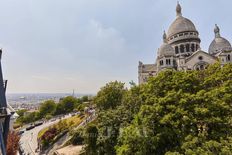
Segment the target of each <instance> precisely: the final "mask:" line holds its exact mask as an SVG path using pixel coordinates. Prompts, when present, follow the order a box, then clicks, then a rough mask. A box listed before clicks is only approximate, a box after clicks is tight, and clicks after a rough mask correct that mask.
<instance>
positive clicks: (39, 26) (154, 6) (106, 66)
mask: <svg viewBox="0 0 232 155" xmlns="http://www.w3.org/2000/svg"><path fill="white" fill-rule="evenodd" d="M12 2H13V3H12ZM210 2H211V1H209V0H206V1H204V2H202V1H200V0H196V1H193V0H192V1H183V0H182V1H180V3H181V5H182V7H183V11H182V12H183V14H184V16H185V17H187V18H190V19H192V21H193V22H194V23H195V26H196V28H197V30H198V31H199V33H200V38H201V47H202V49H203V50H205V51H208V49H207V48H208V46H209V44H210V42H211V41H212V40H213V38H214V32H213V29H214V24H216V23H217V24H218V25H219V26H220V28H221V34H222V36H223V37H225V38H227V39H228V40H229V41H231V40H232V29H231V28H230V23H231V21H230V18H229V16H228V15H229V14H231V13H232V10H230V8H229V7H230V5H231V4H232V2H229V1H220V2H219V1H216V2H214V3H212V2H211V3H210ZM176 3H177V2H176V1H171V0H165V1H161V0H158V1H153V2H152V1H146V2H144V1H136V2H135V1H132V0H128V1H123V0H112V1H106V0H96V1H91V0H79V1H75V0H70V1H68V2H67V1H66V2H64V1H55V0H51V1H45V0H42V1H30V2H29V1H27V0H23V1H20V2H18V1H16V0H12V1H9V2H4V1H0V4H1V5H2V9H1V10H0V19H1V24H0V34H2V37H0V45H1V48H3V53H4V54H3V57H4V59H3V74H4V77H5V79H8V80H9V86H8V90H7V91H8V93H30V92H33V93H64V92H72V90H73V89H75V91H76V93H96V92H97V91H98V90H99V88H100V87H102V86H104V84H105V83H107V82H109V81H114V80H119V81H122V82H125V83H126V84H127V85H128V83H129V82H130V81H131V80H133V81H135V82H136V83H137V77H138V76H137V74H138V73H137V67H136V66H137V65H138V61H139V60H142V61H143V62H147V63H150V62H155V57H156V52H157V49H158V48H159V46H160V43H162V33H163V31H160V30H167V29H168V26H169V24H170V23H171V22H172V21H173V20H174V19H175V7H176ZM205 6H207V9H205ZM220 8H223V9H220ZM202 12H203V14H202ZM154 54H155V56H154Z"/></svg>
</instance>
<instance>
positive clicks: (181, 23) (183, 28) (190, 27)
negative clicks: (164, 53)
mask: <svg viewBox="0 0 232 155" xmlns="http://www.w3.org/2000/svg"><path fill="white" fill-rule="evenodd" d="M176 16H177V18H176V19H175V21H174V22H173V23H172V24H171V26H170V27H169V29H168V38H170V37H172V36H173V35H175V34H178V33H181V32H197V30H196V27H195V25H194V24H193V22H192V21H191V20H189V19H188V18H185V17H183V16H182V13H181V6H180V4H179V3H178V4H177V7H176Z"/></svg>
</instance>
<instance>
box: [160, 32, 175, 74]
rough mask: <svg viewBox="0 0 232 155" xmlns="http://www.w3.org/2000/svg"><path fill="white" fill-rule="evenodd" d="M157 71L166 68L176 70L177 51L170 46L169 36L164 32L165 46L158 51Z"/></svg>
mask: <svg viewBox="0 0 232 155" xmlns="http://www.w3.org/2000/svg"><path fill="white" fill-rule="evenodd" d="M156 63H157V69H158V71H161V70H163V69H166V68H174V66H175V51H174V48H173V47H172V46H171V45H170V44H168V42H167V35H166V33H165V31H164V34H163V44H162V45H161V46H160V48H159V49H158V57H157V62H156Z"/></svg>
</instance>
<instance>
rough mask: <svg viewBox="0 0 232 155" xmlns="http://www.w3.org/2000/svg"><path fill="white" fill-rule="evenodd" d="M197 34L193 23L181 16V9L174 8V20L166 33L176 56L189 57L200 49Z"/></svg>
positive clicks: (178, 7) (178, 6) (179, 7)
mask: <svg viewBox="0 0 232 155" xmlns="http://www.w3.org/2000/svg"><path fill="white" fill-rule="evenodd" d="M198 35H199V33H198V31H197V29H196V27H195V25H194V24H193V22H192V21H191V20H189V19H187V18H185V17H183V16H182V8H181V6H180V4H179V3H178V4H177V6H176V19H175V20H174V22H173V23H172V24H171V26H170V27H169V29H168V33H167V41H168V43H169V44H171V45H172V47H173V48H174V49H175V54H176V56H180V55H182V56H189V55H190V54H191V53H193V52H195V51H197V49H198V48H199V47H200V42H201V40H200V38H199V37H198Z"/></svg>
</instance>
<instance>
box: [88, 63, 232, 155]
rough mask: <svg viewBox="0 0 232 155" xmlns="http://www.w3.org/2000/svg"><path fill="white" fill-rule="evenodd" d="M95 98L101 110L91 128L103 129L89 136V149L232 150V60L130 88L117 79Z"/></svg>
mask: <svg viewBox="0 0 232 155" xmlns="http://www.w3.org/2000/svg"><path fill="white" fill-rule="evenodd" d="M94 101H95V103H96V104H97V107H98V109H100V110H99V113H98V118H97V121H96V123H95V127H94V126H91V128H90V129H92V130H93V131H94V133H97V134H94V135H95V136H96V137H95V138H92V139H88V137H85V139H87V140H86V141H85V142H86V152H91V153H92V152H95V154H107V155H113V154H118V155H151V154H157V155H162V154H167V155H171V154H173V155H179V154H187V155H188V154H189V155H190V154H191V155H192V154H228V155H229V154H231V152H232V64H228V65H225V66H224V67H221V66H220V64H214V65H212V66H209V67H208V69H206V70H203V71H186V72H179V71H178V72H177V71H174V70H166V71H163V72H161V73H160V74H159V75H158V76H156V77H154V78H151V79H150V80H149V81H148V83H147V84H144V85H140V86H135V85H133V86H132V87H131V89H129V90H127V89H125V87H124V84H123V83H120V82H117V81H116V82H111V83H109V84H107V85H106V86H105V87H103V88H102V89H101V90H100V91H99V92H98V94H97V96H96V97H95V99H94ZM90 129H88V130H87V132H89V131H90ZM91 146H92V147H91Z"/></svg>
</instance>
